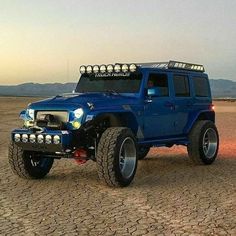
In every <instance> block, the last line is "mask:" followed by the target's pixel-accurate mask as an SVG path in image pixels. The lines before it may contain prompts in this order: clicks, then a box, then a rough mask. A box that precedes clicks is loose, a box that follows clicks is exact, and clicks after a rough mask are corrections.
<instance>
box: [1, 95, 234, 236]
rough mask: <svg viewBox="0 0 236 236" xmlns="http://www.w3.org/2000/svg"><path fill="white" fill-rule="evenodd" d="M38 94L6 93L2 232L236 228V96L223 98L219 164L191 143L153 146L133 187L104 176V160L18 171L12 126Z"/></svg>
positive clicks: (211, 231) (230, 231) (229, 231)
mask: <svg viewBox="0 0 236 236" xmlns="http://www.w3.org/2000/svg"><path fill="white" fill-rule="evenodd" d="M34 100H36V99H35V98H0V111H1V115H0V153H1V154H0V235H7V234H8V235H40V236H41V235H100V234H102V235H236V102H216V103H215V105H216V112H217V126H218V129H219V133H220V138H221V143H220V150H219V156H218V159H217V160H216V162H215V163H214V164H213V165H211V166H195V165H193V164H192V163H191V161H190V160H189V159H188V157H187V154H186V150H185V148H184V147H173V148H171V149H168V148H159V149H152V150H151V151H150V153H149V154H148V157H147V158H146V159H145V160H143V161H140V162H139V165H138V171H137V174H136V177H135V181H134V182H133V183H132V185H131V186H130V187H128V188H122V189H112V188H109V187H106V186H104V185H102V184H100V182H99V180H98V176H97V173H96V164H95V163H93V162H87V163H86V164H85V165H83V166H78V165H76V164H75V162H74V161H72V160H60V161H55V164H54V167H53V169H52V170H51V172H50V174H49V175H48V176H47V177H46V178H45V179H43V180H24V179H20V178H18V177H16V176H15V175H13V174H12V172H11V170H10V168H9V164H8V160H7V146H8V141H9V132H10V130H11V129H13V128H14V127H17V126H18V127H20V126H21V121H20V120H19V119H18V113H19V111H21V110H22V109H23V108H25V107H26V106H27V104H28V103H29V102H32V101H34Z"/></svg>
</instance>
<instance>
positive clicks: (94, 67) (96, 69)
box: [93, 65, 99, 73]
mask: <svg viewBox="0 0 236 236" xmlns="http://www.w3.org/2000/svg"><path fill="white" fill-rule="evenodd" d="M98 72H99V66H98V65H95V66H93V73H98Z"/></svg>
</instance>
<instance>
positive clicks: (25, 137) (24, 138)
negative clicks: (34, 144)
mask: <svg viewBox="0 0 236 236" xmlns="http://www.w3.org/2000/svg"><path fill="white" fill-rule="evenodd" d="M22 142H23V143H27V142H28V134H23V135H22Z"/></svg>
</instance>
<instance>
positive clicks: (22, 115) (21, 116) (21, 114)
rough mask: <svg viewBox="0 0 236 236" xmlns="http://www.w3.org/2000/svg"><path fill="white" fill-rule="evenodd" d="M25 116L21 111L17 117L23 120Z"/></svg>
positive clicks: (24, 112)
mask: <svg viewBox="0 0 236 236" xmlns="http://www.w3.org/2000/svg"><path fill="white" fill-rule="evenodd" d="M25 114H26V110H23V111H21V112H20V115H19V117H20V118H21V119H24V118H25Z"/></svg>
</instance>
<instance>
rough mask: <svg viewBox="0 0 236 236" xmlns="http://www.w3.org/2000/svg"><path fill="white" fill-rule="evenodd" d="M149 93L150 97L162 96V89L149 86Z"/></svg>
mask: <svg viewBox="0 0 236 236" xmlns="http://www.w3.org/2000/svg"><path fill="white" fill-rule="evenodd" d="M147 95H148V96H149V97H160V95H161V93H160V90H159V89H158V88H157V87H155V88H149V89H148V90H147Z"/></svg>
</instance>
